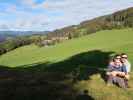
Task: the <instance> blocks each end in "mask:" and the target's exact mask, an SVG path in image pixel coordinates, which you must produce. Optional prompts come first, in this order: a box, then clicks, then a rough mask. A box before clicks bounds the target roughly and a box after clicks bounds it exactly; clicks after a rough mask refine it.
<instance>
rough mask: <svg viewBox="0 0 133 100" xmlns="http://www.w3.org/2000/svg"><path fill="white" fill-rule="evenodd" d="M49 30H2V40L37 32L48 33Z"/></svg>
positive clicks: (0, 40)
mask: <svg viewBox="0 0 133 100" xmlns="http://www.w3.org/2000/svg"><path fill="white" fill-rule="evenodd" d="M47 33H49V31H0V42H3V41H5V40H6V38H8V37H10V38H14V37H17V36H24V35H25V36H26V35H35V34H38V35H39V34H41V35H42V34H47Z"/></svg>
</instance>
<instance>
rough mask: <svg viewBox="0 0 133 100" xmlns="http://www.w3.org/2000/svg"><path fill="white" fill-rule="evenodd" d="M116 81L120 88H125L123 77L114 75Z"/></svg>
mask: <svg viewBox="0 0 133 100" xmlns="http://www.w3.org/2000/svg"><path fill="white" fill-rule="evenodd" d="M116 83H117V84H118V85H119V86H120V87H121V88H124V89H125V88H127V87H126V83H125V79H124V78H121V77H116Z"/></svg>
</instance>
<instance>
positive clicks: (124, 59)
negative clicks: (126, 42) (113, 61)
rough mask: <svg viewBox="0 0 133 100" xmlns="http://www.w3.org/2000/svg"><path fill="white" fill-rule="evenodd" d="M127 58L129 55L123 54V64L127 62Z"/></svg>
mask: <svg viewBox="0 0 133 100" xmlns="http://www.w3.org/2000/svg"><path fill="white" fill-rule="evenodd" d="M127 58H128V56H127V54H125V53H122V54H121V61H122V62H125V61H126V60H127Z"/></svg>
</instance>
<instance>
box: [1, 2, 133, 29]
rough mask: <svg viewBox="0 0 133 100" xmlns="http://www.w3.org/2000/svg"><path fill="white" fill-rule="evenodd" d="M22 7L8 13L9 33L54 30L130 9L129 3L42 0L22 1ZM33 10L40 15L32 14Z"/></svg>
mask: <svg viewBox="0 0 133 100" xmlns="http://www.w3.org/2000/svg"><path fill="white" fill-rule="evenodd" d="M21 3H22V4H23V8H25V9H22V7H21V8H20V7H19V6H14V5H11V6H9V8H8V9H7V12H10V13H11V14H13V15H15V16H16V19H15V20H13V21H10V22H7V21H5V24H7V25H8V24H9V25H8V26H9V27H10V28H12V29H22V30H23V29H27V30H34V29H37V30H40V29H41V30H45V29H46V30H47V29H48V30H53V29H56V28H61V27H64V26H68V25H72V24H78V23H80V22H81V21H84V20H88V19H92V18H94V17H97V16H101V15H105V14H110V13H112V12H115V11H117V10H120V9H124V8H127V7H131V6H133V1H132V0H128V1H127V0H126V1H125V0H117V1H116V0H45V1H44V2H42V3H39V4H37V3H36V2H35V0H21ZM26 8H31V9H32V10H33V11H31V12H30V11H27V9H26ZM35 10H38V11H41V12H38V13H36V14H34V11H35ZM0 14H3V13H0ZM8 16H10V15H8Z"/></svg>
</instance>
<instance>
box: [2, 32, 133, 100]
mask: <svg viewBox="0 0 133 100" xmlns="http://www.w3.org/2000/svg"><path fill="white" fill-rule="evenodd" d="M132 33H133V29H121V30H105V31H100V32H97V33H95V34H91V35H88V36H83V37H80V38H76V39H72V40H69V41H65V42H63V43H60V44H57V45H55V46H50V47H42V48H39V47H37V46H35V45H29V46H24V47H21V48H18V49H16V50H13V51H11V52H8V53H6V54H4V55H2V56H0V65H1V66H3V67H4V66H8V67H7V69H6V71H10V70H11V71H12V70H13V72H9V73H10V74H9V75H8V74H7V72H4V76H3V77H4V78H2V79H1V80H0V83H1V82H3V84H7V83H8V84H11V85H8V86H9V87H10V88H11V87H15V88H16V86H14V85H13V84H12V83H13V82H14V83H15V84H17V89H16V91H15V92H14V93H16V95H15V98H17V97H18V98H19V96H20V97H21V92H24V93H25V94H24V95H22V96H26V97H25V98H23V99H26V98H27V99H26V100H41V99H44V97H43V96H44V94H43V93H44V92H45V96H46V95H50V96H49V97H52V96H53V97H56V96H59V97H60V96H64V97H65V96H67V97H68V95H70V94H71V92H72V90H71V88H74V90H76V91H78V93H81V92H83V91H84V90H87V91H88V95H89V96H90V97H92V98H94V99H95V100H133V96H132V95H133V86H132V84H133V74H131V79H130V81H129V84H130V86H131V88H129V89H127V90H123V89H121V88H119V87H117V86H115V85H114V86H110V87H108V86H106V82H105V81H104V79H103V75H104V74H103V73H104V71H103V70H102V69H103V68H105V67H106V66H107V63H106V62H107V60H108V59H109V56H111V55H113V54H114V53H122V52H124V53H127V54H128V56H129V60H130V62H131V63H133V53H132V51H133V34H132ZM12 68H13V69H12ZM100 68H101V69H100ZM0 69H1V70H3V69H2V67H1V68H0ZM14 69H15V70H14ZM16 70H17V71H16ZM4 71H5V68H4ZM45 72H46V73H45ZM47 72H48V73H50V74H47ZM53 72H54V73H53ZM55 72H57V73H55ZM58 72H59V73H58ZM5 73H6V74H5ZM12 73H13V74H12ZM62 74H63V75H62ZM64 74H65V76H64ZM1 75H2V74H1ZM66 76H67V77H72V79H75V77H76V81H74V84H73V85H71V84H70V83H71V82H70V80H71V79H66V80H64V79H65V78H64V77H66ZM1 77H2V76H1ZM5 78H6V79H5ZM12 78H13V80H12ZM18 80H19V81H18ZM42 80H45V81H42ZM47 81H48V83H47ZM72 81H73V80H72ZM3 84H2V83H1V84H0V87H2V88H3V86H5V88H6V87H7V85H3ZM27 84H28V85H27ZM29 84H30V88H29V89H28V86H29ZM42 84H43V85H42ZM44 84H45V86H44ZM12 85H13V86H12ZM66 86H70V87H69V88H66ZM71 86H72V87H71ZM9 90H12V88H11V89H9ZM33 90H35V91H36V92H35V93H36V94H38V95H37V97H41V99H38V98H36V99H33V98H34V97H33V98H32V99H29V97H32V96H33V95H32V92H34V91H33ZM3 91H7V90H3ZM27 91H30V92H31V93H29V94H26V93H27ZM37 91H38V92H37ZM51 91H52V92H51ZM54 91H55V92H54ZM66 91H67V92H66ZM70 91H71V92H70ZM11 92H12V91H11ZM11 92H9V95H8V96H9V97H10V93H11ZM58 92H59V94H60V95H59V94H57V93H58ZM2 93H3V92H2ZM19 93H20V94H19ZM33 94H34V93H33ZM51 95H52V96H51ZM19 99H20V98H19ZM54 99H55V98H54ZM47 100H51V99H47ZM55 100H56V99H55ZM57 100H58V99H57ZM63 100H73V99H70V98H69V99H63Z"/></svg>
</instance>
